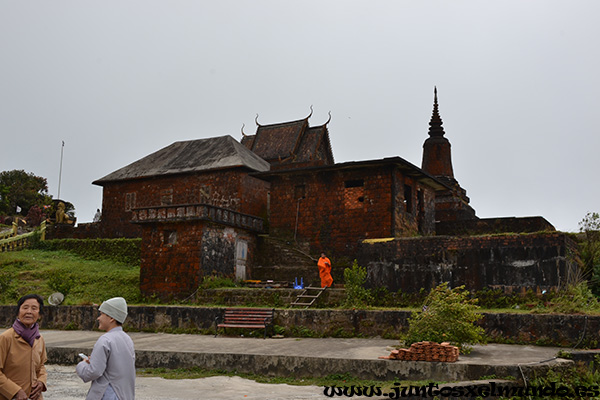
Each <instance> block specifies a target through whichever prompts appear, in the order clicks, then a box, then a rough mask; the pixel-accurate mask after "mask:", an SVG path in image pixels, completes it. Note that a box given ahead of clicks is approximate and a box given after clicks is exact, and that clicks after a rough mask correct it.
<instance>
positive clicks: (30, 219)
mask: <svg viewBox="0 0 600 400" xmlns="http://www.w3.org/2000/svg"><path fill="white" fill-rule="evenodd" d="M44 218H45V216H44V213H43V212H42V210H41V209H40V208H39V207H38V206H32V207H31V208H30V209H29V212H28V213H27V216H26V217H25V219H26V220H27V224H28V225H29V226H32V227H34V226H38V225H39V224H41V223H42V221H43V220H44Z"/></svg>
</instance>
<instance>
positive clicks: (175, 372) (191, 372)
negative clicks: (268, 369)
mask: <svg viewBox="0 0 600 400" xmlns="http://www.w3.org/2000/svg"><path fill="white" fill-rule="evenodd" d="M137 376H143V377H161V378H164V379H199V378H208V377H211V376H239V377H241V378H244V379H250V380H253V381H255V382H258V383H270V384H286V385H296V386H322V387H324V386H330V387H331V386H338V387H340V386H352V385H354V386H362V387H367V386H376V387H381V388H382V389H384V390H389V389H390V388H391V387H393V386H394V383H399V384H402V385H413V386H420V385H425V386H426V385H427V384H429V383H430V382H432V381H431V380H429V381H401V380H392V381H375V380H364V379H359V378H356V377H354V376H352V375H351V374H349V373H346V374H341V375H340V374H335V375H328V376H326V377H304V378H294V377H272V376H264V375H255V374H247V373H241V372H231V371H223V370H207V369H203V368H198V367H195V368H178V369H168V368H143V369H139V370H138V371H137ZM436 383H441V382H436Z"/></svg>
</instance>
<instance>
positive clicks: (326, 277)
mask: <svg viewBox="0 0 600 400" xmlns="http://www.w3.org/2000/svg"><path fill="white" fill-rule="evenodd" d="M317 266H318V267H319V276H320V277H321V287H322V288H323V287H331V285H333V278H332V277H331V261H329V258H327V257H325V253H321V258H319V262H318V263H317Z"/></svg>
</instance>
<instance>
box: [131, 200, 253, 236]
mask: <svg viewBox="0 0 600 400" xmlns="http://www.w3.org/2000/svg"><path fill="white" fill-rule="evenodd" d="M193 220H204V221H212V222H215V223H219V224H223V225H229V226H233V227H236V228H243V229H247V230H251V231H255V232H262V231H263V220H262V218H259V217H255V216H252V215H248V214H242V213H239V212H236V211H232V210H228V209H226V208H221V207H215V206H212V205H209V204H182V205H169V206H155V207H140V208H134V209H133V210H132V216H131V222H133V223H136V224H143V223H150V222H178V221H193Z"/></svg>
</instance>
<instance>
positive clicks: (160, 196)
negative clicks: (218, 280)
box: [102, 168, 269, 237]
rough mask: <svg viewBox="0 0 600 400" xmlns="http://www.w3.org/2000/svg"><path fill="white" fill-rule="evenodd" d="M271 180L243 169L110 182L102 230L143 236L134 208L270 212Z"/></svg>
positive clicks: (103, 202)
mask: <svg viewBox="0 0 600 400" xmlns="http://www.w3.org/2000/svg"><path fill="white" fill-rule="evenodd" d="M268 186H269V184H268V182H264V181H262V180H259V179H256V178H254V177H251V176H248V174H247V172H246V171H245V170H243V169H241V168H239V169H228V170H221V171H211V172H206V173H201V174H189V175H170V176H169V175H167V176H163V177H158V178H151V179H140V180H135V181H122V182H115V183H107V184H106V185H105V186H104V190H103V195H102V229H103V231H104V232H105V234H106V235H109V236H111V237H139V236H141V229H140V227H139V226H137V225H134V224H131V222H130V221H131V214H132V213H131V208H136V207H151V206H160V205H168V204H198V203H205V204H210V205H214V206H217V207H223V208H226V209H229V210H233V211H237V212H241V213H244V214H249V215H255V216H264V215H266V206H267V193H268Z"/></svg>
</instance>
